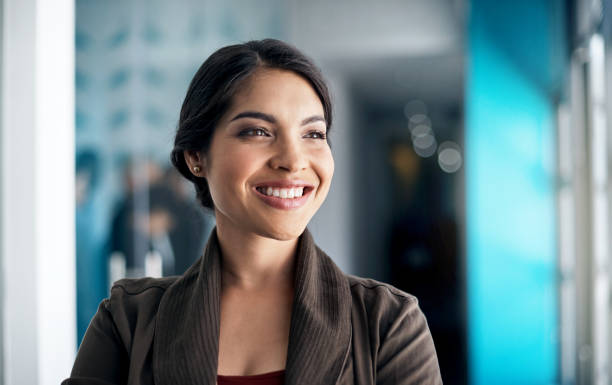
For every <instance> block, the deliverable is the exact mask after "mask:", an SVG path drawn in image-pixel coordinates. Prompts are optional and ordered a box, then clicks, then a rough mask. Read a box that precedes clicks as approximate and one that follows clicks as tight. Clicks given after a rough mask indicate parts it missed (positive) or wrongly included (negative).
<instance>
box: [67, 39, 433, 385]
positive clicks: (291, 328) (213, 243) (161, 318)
mask: <svg viewBox="0 0 612 385" xmlns="http://www.w3.org/2000/svg"><path fill="white" fill-rule="evenodd" d="M331 121H332V112H331V103H330V96H329V93H328V90H327V87H326V85H325V83H324V81H323V79H322V76H321V74H320V72H319V71H318V69H317V68H316V67H315V66H314V65H313V64H312V63H311V62H310V61H309V60H308V59H307V58H306V57H304V55H303V54H301V53H300V52H299V51H297V50H296V49H295V48H293V47H291V46H289V45H287V44H285V43H283V42H280V41H278V40H270V39H267V40H262V41H251V42H248V43H245V44H238V45H233V46H228V47H225V48H222V49H220V50H218V51H217V52H215V53H214V54H212V55H211V56H210V57H209V58H208V59H207V60H206V62H204V64H203V65H202V67H201V68H200V69H199V70H198V72H197V73H196V75H195V77H194V79H193V81H192V82H191V85H190V86H189V90H188V91H187V95H186V97H185V101H184V104H183V107H182V110H181V115H180V119H179V125H178V130H177V134H176V139H175V148H174V150H173V152H172V162H173V164H174V165H175V166H176V167H177V168H178V170H179V171H180V172H181V173H182V174H183V175H184V176H185V177H186V178H188V179H189V180H191V181H192V182H193V183H194V185H195V188H196V191H197V197H198V199H199V201H200V202H201V203H202V205H203V206H204V207H207V208H210V209H212V210H213V211H214V213H215V217H216V221H217V227H216V229H215V230H214V231H213V232H212V235H211V237H210V239H209V241H208V244H207V246H206V249H205V251H204V255H203V256H202V257H201V258H200V259H199V260H198V261H197V262H196V263H195V264H194V265H193V266H192V267H191V268H189V270H187V272H185V274H184V275H182V276H181V277H172V278H161V279H151V278H145V279H139V280H121V281H119V282H117V283H116V284H115V286H114V287H113V289H112V291H111V296H110V299H107V300H105V301H104V302H102V304H101V305H100V307H99V310H98V313H97V314H96V316H95V317H94V318H93V320H92V321H91V324H90V326H89V329H88V331H87V333H86V335H85V338H84V340H83V342H82V345H81V348H80V350H79V353H78V356H77V359H76V362H75V365H74V368H73V370H72V374H71V378H70V379H68V380H66V381H65V382H64V383H65V384H107V383H112V384H120V383H121V384H123V383H128V384H153V383H155V384H157V385H162V384H214V383H215V382H217V383H218V384H220V385H222V384H230V383H244V384H247V383H249V384H255V383H257V384H281V383H284V384H440V383H442V381H441V379H440V372H439V368H438V362H437V358H436V353H435V349H434V345H433V341H432V339H431V335H430V333H429V329H428V327H427V323H426V321H425V317H424V316H423V314H422V312H421V311H420V309H419V308H418V305H417V301H416V299H415V298H414V297H412V296H410V295H409V294H406V293H404V292H402V291H400V290H398V289H396V288H394V287H392V286H390V285H387V284H384V283H381V282H376V281H373V280H370V279H363V278H358V277H354V276H349V275H345V274H343V273H342V272H341V271H340V269H339V268H338V267H337V266H336V265H335V264H334V263H333V262H332V260H331V259H330V258H329V257H328V256H327V255H326V254H325V253H324V252H323V251H321V250H320V249H319V248H318V247H317V246H316V245H315V243H314V241H313V239H312V237H311V235H310V233H309V232H308V230H307V229H306V225H307V224H308V221H309V220H310V219H311V218H312V216H313V215H314V214H315V212H316V211H317V210H318V209H319V207H320V206H321V204H322V203H323V201H324V199H325V197H326V195H327V192H328V190H329V186H330V183H331V179H332V175H333V170H334V161H333V158H332V155H331V151H330V147H329V143H328V140H327V134H328V132H329V129H330V127H331Z"/></svg>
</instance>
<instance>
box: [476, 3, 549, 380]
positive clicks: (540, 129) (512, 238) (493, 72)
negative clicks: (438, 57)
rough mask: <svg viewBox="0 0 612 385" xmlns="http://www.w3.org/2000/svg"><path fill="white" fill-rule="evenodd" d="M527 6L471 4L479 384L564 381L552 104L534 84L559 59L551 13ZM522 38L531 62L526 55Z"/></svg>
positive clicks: (545, 8)
mask: <svg viewBox="0 0 612 385" xmlns="http://www.w3.org/2000/svg"><path fill="white" fill-rule="evenodd" d="M487 3H488V4H487ZM491 3H495V4H496V5H497V6H499V7H502V8H505V11H504V12H500V11H499V9H496V7H495V6H491ZM500 3H503V4H504V5H500ZM525 3H526V2H525V1H517V2H508V1H501V2H499V3H498V2H488V1H486V0H477V1H473V2H472V5H471V7H472V14H471V15H470V24H469V39H468V41H469V43H468V46H469V58H468V61H467V63H468V64H467V79H466V81H467V83H466V138H465V145H466V178H467V180H466V186H467V281H468V288H467V290H468V345H469V346H468V351H469V360H468V362H469V376H470V384H477V385H480V384H496V385H504V384H521V385H527V384H551V383H555V382H556V380H557V377H558V376H557V372H558V340H557V335H558V330H557V323H558V320H557V287H556V233H555V231H556V230H555V229H556V216H555V215H556V212H555V190H554V167H555V165H554V159H555V154H554V149H555V137H554V132H555V127H554V116H555V106H554V103H553V101H552V98H551V94H552V92H553V90H552V88H551V87H548V86H547V82H549V81H550V79H548V80H547V81H545V82H538V81H536V80H535V79H536V78H537V76H538V74H539V73H540V67H541V66H544V65H546V63H547V62H549V63H550V60H554V58H551V56H550V54H549V53H550V50H549V48H550V45H551V44H553V40H552V39H547V37H546V36H547V34H549V33H550V31H551V30H552V29H551V28H550V23H551V17H550V15H551V14H552V11H550V12H548V11H549V9H548V8H550V7H548V5H547V4H548V2H543V1H529V2H528V3H529V4H530V5H531V6H532V7H531V8H528V7H524V6H521V4H522V5H524V4H525ZM512 4H515V5H516V10H517V11H516V12H514V13H513V12H512V9H513V8H512ZM529 9H532V11H530V10H529ZM552 22H554V19H553V20H552ZM491 26H495V27H494V28H492V27H491ZM500 31H503V33H501V32H500ZM511 32H512V33H511ZM532 34H535V36H531V35H532ZM532 37H533V38H532ZM521 41H523V42H525V43H524V44H526V45H529V46H530V50H529V51H530V52H531V56H529V57H523V56H522V54H521V52H525V50H524V49H523V48H522V47H519V46H517V45H520V42H521ZM535 46H537V47H535ZM532 49H536V50H535V51H534V50H532ZM538 62H540V64H538ZM558 67H559V68H561V66H560V65H558ZM551 79H552V77H551Z"/></svg>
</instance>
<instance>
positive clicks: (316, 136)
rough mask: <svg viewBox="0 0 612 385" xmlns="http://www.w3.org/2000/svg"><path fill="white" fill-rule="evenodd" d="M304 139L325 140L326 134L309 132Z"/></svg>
mask: <svg viewBox="0 0 612 385" xmlns="http://www.w3.org/2000/svg"><path fill="white" fill-rule="evenodd" d="M306 137H307V138H312V139H325V138H326V134H325V133H324V132H322V131H310V132H309V133H308V134H306Z"/></svg>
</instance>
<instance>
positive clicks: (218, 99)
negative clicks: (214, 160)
mask: <svg viewBox="0 0 612 385" xmlns="http://www.w3.org/2000/svg"><path fill="white" fill-rule="evenodd" d="M258 68H276V69H282V70H287V71H292V72H294V73H296V74H297V75H300V76H302V77H303V78H304V79H306V80H307V81H308V82H309V83H310V84H311V86H312V87H313V89H314V91H315V92H316V94H317V95H318V96H319V99H320V100H321V104H322V105H323V112H324V117H325V122H326V124H327V130H328V131H329V129H330V128H331V123H332V106H331V100H330V95H329V90H328V88H327V85H326V84H325V81H324V79H323V76H322V75H321V71H320V70H319V69H318V68H317V67H316V66H315V65H314V63H313V62H312V61H311V60H310V59H309V58H308V57H306V56H305V55H304V54H303V53H301V52H300V51H299V50H298V49H297V48H295V47H293V46H291V45H289V44H287V43H284V42H282V41H280V40H276V39H264V40H253V41H249V42H246V43H243V44H235V45H230V46H226V47H223V48H220V49H219V50H217V51H215V52H214V53H213V54H212V55H210V56H209V57H208V59H206V61H205V62H204V63H203V64H202V66H200V68H199V69H198V71H197V72H196V74H195V75H194V77H193V79H192V80H191V83H190V84H189V88H188V90H187V94H186V95H185V100H184V101H183V106H182V108H181V113H180V117H179V122H178V127H177V131H176V136H175V139H174V149H173V150H172V153H171V155H170V160H171V161H172V164H173V165H174V167H176V169H177V170H178V171H179V172H180V173H181V175H183V176H184V177H185V178H187V179H188V180H190V181H191V182H193V184H194V186H195V189H196V196H197V199H198V201H199V202H200V203H201V204H202V206H204V207H206V208H209V209H213V208H214V204H213V201H212V197H211V196H210V191H209V189H208V183H207V181H206V178H202V177H197V176H195V175H193V174H192V173H191V171H190V170H189V167H188V165H187V163H186V162H185V157H184V155H183V152H184V151H185V150H188V151H200V152H203V153H204V154H206V153H208V150H209V148H210V143H211V141H212V137H213V134H214V132H215V128H216V126H217V123H218V122H219V120H220V119H221V118H222V117H223V115H224V114H225V113H226V112H227V109H228V108H229V106H230V104H231V101H232V97H233V96H234V94H235V93H236V91H237V90H238V88H239V86H240V84H241V83H242V82H244V80H246V79H247V78H248V77H249V75H251V74H253V73H254V72H255V70H257V69H258Z"/></svg>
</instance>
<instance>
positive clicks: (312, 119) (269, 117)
mask: <svg viewBox="0 0 612 385" xmlns="http://www.w3.org/2000/svg"><path fill="white" fill-rule="evenodd" d="M243 118H254V119H260V120H265V121H266V122H268V123H272V124H275V123H276V118H275V117H274V116H272V115H270V114H266V113H263V112H258V111H244V112H241V113H239V114H238V115H236V116H234V117H233V118H232V120H230V122H233V121H234V120H238V119H243ZM314 122H323V123H325V118H324V117H322V116H321V115H313V116H310V117H308V118H306V119H304V120H302V123H301V125H302V126H305V125H307V124H310V123H314Z"/></svg>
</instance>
